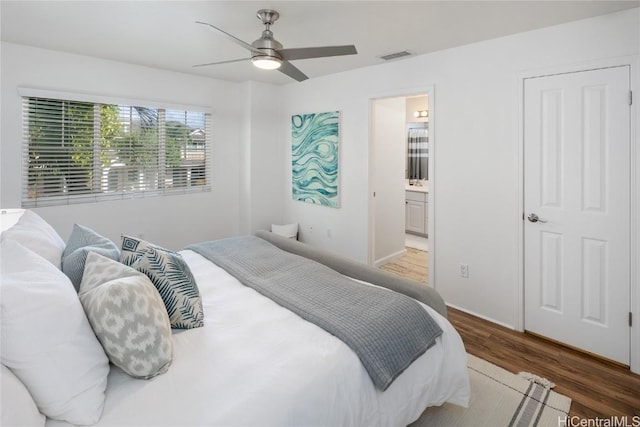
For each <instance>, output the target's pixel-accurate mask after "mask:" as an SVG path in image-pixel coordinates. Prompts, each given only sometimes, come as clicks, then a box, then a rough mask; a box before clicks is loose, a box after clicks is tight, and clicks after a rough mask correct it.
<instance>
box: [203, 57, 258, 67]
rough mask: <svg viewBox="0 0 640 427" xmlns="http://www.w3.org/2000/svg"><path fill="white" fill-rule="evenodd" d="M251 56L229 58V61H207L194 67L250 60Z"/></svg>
mask: <svg viewBox="0 0 640 427" xmlns="http://www.w3.org/2000/svg"><path fill="white" fill-rule="evenodd" d="M250 59H251V58H240V59H229V60H228V61H217V62H207V63H206V64H196V65H192V67H206V66H207V65H218V64H230V63H232V62H241V61H248V60H250Z"/></svg>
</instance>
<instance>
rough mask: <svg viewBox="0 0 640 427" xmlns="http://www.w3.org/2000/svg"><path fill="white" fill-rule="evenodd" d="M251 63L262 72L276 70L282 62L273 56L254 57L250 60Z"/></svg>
mask: <svg viewBox="0 0 640 427" xmlns="http://www.w3.org/2000/svg"><path fill="white" fill-rule="evenodd" d="M251 62H252V63H253V65H254V66H255V67H257V68H261V69H263V70H276V69H278V68H280V66H281V65H282V60H281V59H280V58H277V57H275V56H255V57H253V58H251Z"/></svg>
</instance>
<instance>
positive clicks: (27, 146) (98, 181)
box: [22, 97, 211, 208]
mask: <svg viewBox="0 0 640 427" xmlns="http://www.w3.org/2000/svg"><path fill="white" fill-rule="evenodd" d="M23 135H24V136H23V160H24V174H23V175H24V178H23V188H22V206H23V207H25V208H28V207H36V206H50V205H60V204H70V203H86V202H94V201H100V200H110V199H121V198H131V197H145V196H150V195H163V194H172V193H185V192H195V191H210V190H211V182H210V181H211V174H210V169H211V167H210V161H211V159H210V155H209V152H210V146H211V142H210V141H211V117H210V114H208V113H205V112H198V111H189V110H170V109H160V108H148V107H141V106H133V105H119V104H104V103H92V102H80V101H70V100H63V99H50V98H42V97H23Z"/></svg>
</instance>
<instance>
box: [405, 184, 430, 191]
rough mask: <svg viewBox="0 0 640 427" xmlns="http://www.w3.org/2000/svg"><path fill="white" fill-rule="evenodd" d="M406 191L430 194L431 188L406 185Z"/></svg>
mask: <svg viewBox="0 0 640 427" xmlns="http://www.w3.org/2000/svg"><path fill="white" fill-rule="evenodd" d="M404 189H405V190H407V191H417V192H418V193H428V192H429V186H428V185H409V184H406V185H405V186H404Z"/></svg>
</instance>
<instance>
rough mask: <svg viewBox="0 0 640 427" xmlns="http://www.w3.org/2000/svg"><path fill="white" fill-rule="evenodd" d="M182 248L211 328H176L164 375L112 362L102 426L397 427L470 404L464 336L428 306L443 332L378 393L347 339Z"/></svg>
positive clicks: (54, 422)
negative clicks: (441, 408) (137, 372)
mask: <svg viewBox="0 0 640 427" xmlns="http://www.w3.org/2000/svg"><path fill="white" fill-rule="evenodd" d="M181 253H182V255H183V257H184V259H185V260H186V261H187V263H188V264H189V267H190V268H191V271H192V273H193V275H194V277H195V279H196V281H197V283H198V286H199V289H200V293H201V295H202V300H203V308H204V313H205V326H204V327H202V328H198V329H191V330H183V331H177V332H174V338H175V342H174V359H173V363H172V365H171V367H170V368H169V371H168V372H167V373H166V374H164V375H160V376H158V377H156V378H154V379H152V380H137V379H133V378H131V377H129V376H128V375H126V374H125V373H123V372H122V371H121V370H119V369H118V368H115V367H113V366H112V367H111V373H110V374H109V378H108V386H107V393H106V394H107V397H106V401H105V408H104V413H103V416H102V418H101V419H100V421H99V423H98V424H96V425H98V426H127V425H128V426H152V425H153V426H161V425H167V426H168V425H171V426H189V425H207V426H215V425H225V426H226V425H260V426H267V425H274V426H275V425H277V426H284V425H295V426H301V425H305V426H310V425H324V426H339V425H348V426H365V425H366V426H373V425H386V426H390V425H394V426H399V425H406V424H409V423H410V422H412V421H415V420H416V419H417V418H418V417H419V416H420V414H421V413H422V412H423V411H424V409H425V408H426V407H427V406H433V405H441V404H443V403H444V402H451V403H454V404H459V405H463V406H466V405H467V404H468V400H469V382H468V375H467V368H466V366H467V357H466V352H465V350H464V346H463V344H462V341H461V339H460V336H459V335H458V333H457V332H456V331H455V330H454V329H453V327H452V326H451V324H450V323H449V322H448V321H447V320H445V319H444V318H443V317H442V316H440V315H439V314H438V313H436V312H435V311H434V310H432V309H430V308H429V307H426V306H425V309H426V310H428V311H429V313H430V314H431V315H432V316H433V317H434V319H436V321H437V322H438V324H439V325H440V326H441V328H442V329H443V330H444V333H443V334H442V336H441V337H440V338H438V340H437V343H436V345H434V346H433V347H432V348H431V349H429V350H428V351H427V352H426V353H425V354H424V355H422V356H421V357H420V358H419V359H418V360H416V361H415V362H414V363H413V364H412V365H411V366H410V367H409V368H408V369H407V370H406V371H405V372H404V373H403V374H401V375H400V376H399V377H398V378H397V379H396V381H395V382H394V383H393V384H391V386H390V387H389V388H388V389H387V391H385V392H380V391H378V390H377V389H375V388H374V386H373V383H372V381H371V379H370V378H369V376H368V374H367V372H366V371H365V369H364V367H363V366H362V364H361V363H360V362H359V360H358V358H357V356H356V355H355V353H353V352H352V351H351V350H350V349H349V347H347V346H346V345H345V344H344V343H342V341H340V340H339V339H337V338H335V337H334V336H332V335H330V334H329V333H327V332H325V331H324V330H322V329H320V328H318V327H317V326H315V325H313V324H311V323H309V322H307V321H305V320H303V319H301V318H300V317H298V316H297V315H295V314H293V313H292V312H290V311H289V310H286V309H284V308H282V307H280V306H278V305H277V304H275V303H274V302H272V301H271V300H269V299H267V298H265V297H263V296H262V295H260V294H258V293H257V292H255V291H254V290H252V289H250V288H248V287H245V286H243V285H241V284H240V283H239V282H238V281H237V280H236V279H234V278H233V277H231V276H230V275H228V274H227V273H226V272H225V271H223V270H222V269H220V268H219V267H217V266H215V265H213V264H212V263H211V262H209V261H208V260H206V259H205V258H203V257H201V256H200V255H198V254H196V253H194V252H191V251H182V252H181ZM46 425H47V426H49V427H54V426H63V425H67V424H65V423H62V422H58V421H54V420H47V424H46Z"/></svg>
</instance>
